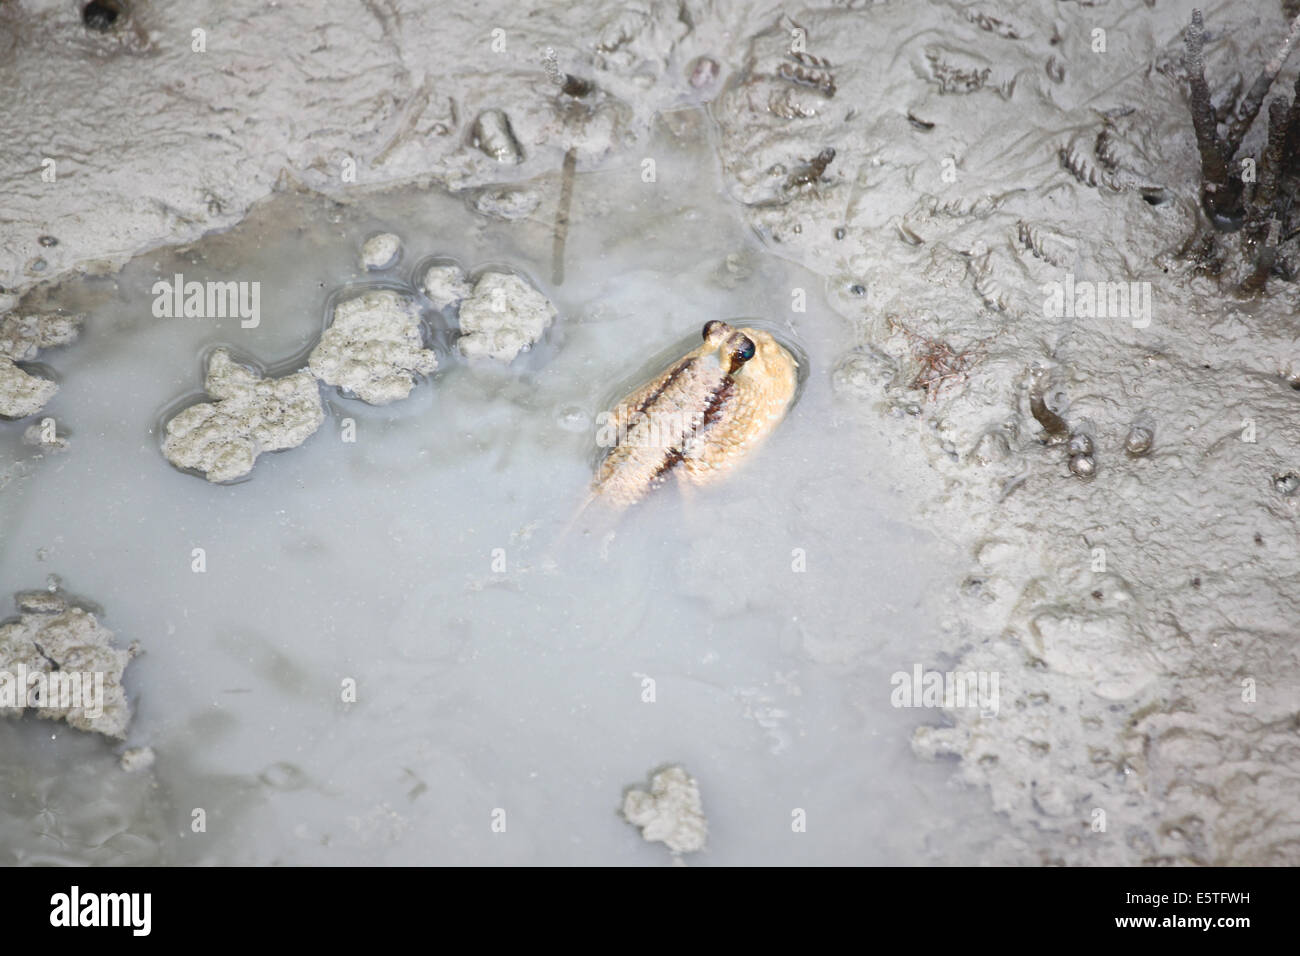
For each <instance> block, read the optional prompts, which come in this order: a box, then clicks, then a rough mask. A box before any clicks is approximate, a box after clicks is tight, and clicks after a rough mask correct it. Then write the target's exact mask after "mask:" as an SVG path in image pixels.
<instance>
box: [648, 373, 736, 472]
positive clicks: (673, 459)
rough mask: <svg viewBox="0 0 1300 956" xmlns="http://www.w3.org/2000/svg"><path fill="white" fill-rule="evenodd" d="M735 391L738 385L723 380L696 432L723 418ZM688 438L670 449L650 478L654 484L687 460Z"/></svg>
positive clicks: (696, 427) (708, 402)
mask: <svg viewBox="0 0 1300 956" xmlns="http://www.w3.org/2000/svg"><path fill="white" fill-rule="evenodd" d="M735 390H736V383H735V382H733V381H732V380H731V377H730V376H728V377H727V378H725V379H723V380H722V384H721V385H719V386H718V387H717V388H715V389H714V390H713V392H712V393H711V394H710V395H709V400H708V401H707V402H706V403H705V405H704V415H703V417H702V418H701V419H700V421H699V422H698V423H697V424H696V426H695V430H696V431H703V430H704V429H705V428H708V427H709V426H710V425H712V424H713V423H714V422H716V421H717V420H718V419H719V418H721V417H722V408H723V406H724V405H726V404H727V399H729V398H731V395H732V393H733V392H735ZM686 437H687V436H682V443H681V444H679V445H675V446H673V447H672V448H670V449H668V451H667V453H665V455H664V460H663V461H662V462H661V463H660V465H659V467H658V468H657V469H656V470H655V473H654V474H653V475H651V476H650V480H651V481H652V482H655V481H661V480H662V479H663V478H664V476H665V475H667V474H668V472H670V471H672V470H673V469H674V468H676V467H677V466H678V465H680V464H681V463H682V462H684V461H685V460H686Z"/></svg>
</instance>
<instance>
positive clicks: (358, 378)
mask: <svg viewBox="0 0 1300 956" xmlns="http://www.w3.org/2000/svg"><path fill="white" fill-rule="evenodd" d="M307 366H308V368H310V369H311V374H313V375H315V376H316V377H317V378H318V379H320V380H321V381H322V382H324V383H325V384H327V385H336V386H338V387H339V388H341V389H343V390H344V391H346V392H350V393H351V394H353V395H355V396H356V397H357V398H359V399H361V400H362V401H363V402H367V403H369V404H371V405H387V404H389V403H390V402H395V401H398V400H399V399H403V398H406V397H407V396H408V395H410V394H411V389H412V388H414V387H415V376H417V375H430V374H432V373H433V372H434V371H435V370H436V369H437V368H438V357H437V356H436V355H435V354H434V353H433V352H432V351H430V350H429V349H426V348H425V347H424V341H423V336H422V334H421V331H420V316H419V313H418V312H417V311H416V309H415V305H414V303H413V302H412V301H411V298H410V296H406V295H402V294H401V293H398V292H393V291H390V290H387V289H380V290H376V291H373V292H366V293H363V294H362V295H359V296H355V297H353V298H350V299H344V300H343V301H342V302H339V303H338V304H337V305H336V306H335V307H334V317H333V320H332V321H331V322H330V326H329V328H328V329H326V330H325V334H324V335H322V336H321V340H320V343H319V344H318V345H317V346H316V348H315V349H313V350H312V353H311V357H310V358H309V359H308V360H307Z"/></svg>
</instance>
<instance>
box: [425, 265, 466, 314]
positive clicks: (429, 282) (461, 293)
mask: <svg viewBox="0 0 1300 956" xmlns="http://www.w3.org/2000/svg"><path fill="white" fill-rule="evenodd" d="M420 288H421V289H422V290H423V291H424V294H425V295H426V296H428V297H429V301H430V302H432V303H433V307H434V308H435V309H438V310H440V311H441V310H442V309H445V308H447V307H448V306H452V305H456V304H457V303H458V302H460V301H461V300H462V299H464V298H466V297H467V296H468V295H469V294H470V293H471V292H473V291H474V287H473V285H471V284H470V281H469V280H468V279H466V278H465V270H463V269H462V268H461V267H460V266H458V265H455V264H437V265H432V266H429V268H428V270H426V271H425V273H424V279H423V280H421V284H420Z"/></svg>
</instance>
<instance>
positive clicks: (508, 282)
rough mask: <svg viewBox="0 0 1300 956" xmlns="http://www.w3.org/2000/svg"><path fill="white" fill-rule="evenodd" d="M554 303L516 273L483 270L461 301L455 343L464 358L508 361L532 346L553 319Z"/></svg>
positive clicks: (554, 313)
mask: <svg viewBox="0 0 1300 956" xmlns="http://www.w3.org/2000/svg"><path fill="white" fill-rule="evenodd" d="M555 315H556V312H555V306H553V305H551V303H550V300H549V299H547V298H546V296H544V295H542V293H540V292H538V291H537V290H536V289H534V288H533V287H532V286H531V285H529V284H528V283H527V282H525V281H524V280H523V279H521V278H520V277H519V276H517V275H514V274H512V273H508V272H485V273H483V275H482V276H480V277H479V280H478V282H477V283H475V285H474V291H473V293H471V294H470V295H469V297H468V298H466V299H465V301H464V302H462V303H461V306H460V329H461V332H463V333H464V334H463V335H462V336H461V337H460V339H459V340H458V341H457V343H456V345H457V347H458V348H459V349H460V351H461V354H463V355H464V356H465V357H466V358H478V357H481V356H487V357H489V358H493V359H496V360H497V361H498V362H510V361H513V360H514V358H515V357H516V356H517V355H518V354H519V353H520V352H522V351H525V350H527V349H529V348H531V347H532V346H533V344H534V343H535V342H537V340H538V339H540V338H541V337H542V333H543V332H545V331H546V330H547V328H549V327H550V325H551V322H553V321H554V319H555Z"/></svg>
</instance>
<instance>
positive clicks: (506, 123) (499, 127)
mask: <svg viewBox="0 0 1300 956" xmlns="http://www.w3.org/2000/svg"><path fill="white" fill-rule="evenodd" d="M473 135H474V145H475V146H477V147H478V148H479V149H481V150H482V151H483V152H484V153H486V154H487V155H489V156H491V157H492V158H493V159H495V160H496V161H497V162H498V163H508V164H510V165H518V164H519V163H521V162H523V158H524V157H523V151H522V150H521V149H520V148H519V142H518V140H516V139H515V134H514V131H513V130H512V129H511V128H510V118H509V117H508V116H506V114H505V113H503V112H501V110H484V111H483V112H482V113H480V114H479V116H478V119H476V120H475V121H474V134H473Z"/></svg>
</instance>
